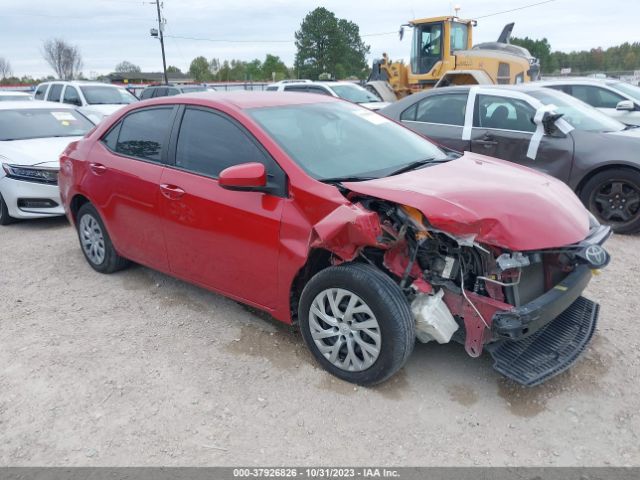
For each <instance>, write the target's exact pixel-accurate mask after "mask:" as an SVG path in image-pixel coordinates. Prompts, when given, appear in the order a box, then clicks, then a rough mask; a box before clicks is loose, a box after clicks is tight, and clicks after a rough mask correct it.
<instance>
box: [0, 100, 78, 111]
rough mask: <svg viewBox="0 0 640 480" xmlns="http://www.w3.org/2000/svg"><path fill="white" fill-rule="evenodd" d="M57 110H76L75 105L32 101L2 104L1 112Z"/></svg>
mask: <svg viewBox="0 0 640 480" xmlns="http://www.w3.org/2000/svg"><path fill="white" fill-rule="evenodd" d="M50 108H53V109H56V110H75V109H76V107H75V105H68V104H64V103H58V102H45V101H39V102H33V101H31V100H16V101H14V102H0V110H42V109H50Z"/></svg>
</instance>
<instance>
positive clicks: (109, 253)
mask: <svg viewBox="0 0 640 480" xmlns="http://www.w3.org/2000/svg"><path fill="white" fill-rule="evenodd" d="M76 225H77V228H78V238H79V240H80V246H81V247H82V253H84V257H85V258H86V259H87V262H89V265H91V267H92V268H93V269H94V270H96V271H97V272H100V273H113V272H116V271H118V270H121V269H123V268H124V267H126V266H127V265H128V264H129V261H128V260H127V259H126V258H123V257H121V256H120V255H118V252H116V250H115V248H113V244H112V243H111V238H110V237H109V234H108V233H107V229H106V228H105V227H104V223H103V222H102V219H101V218H100V215H99V214H98V211H97V210H96V209H95V207H94V206H93V205H91V204H90V203H85V204H84V205H83V206H82V207H80V210H79V211H78V216H77V219H76Z"/></svg>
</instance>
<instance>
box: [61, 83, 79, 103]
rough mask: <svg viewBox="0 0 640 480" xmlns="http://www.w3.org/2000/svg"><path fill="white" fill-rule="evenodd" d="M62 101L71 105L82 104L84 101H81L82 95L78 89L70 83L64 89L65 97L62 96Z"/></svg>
mask: <svg viewBox="0 0 640 480" xmlns="http://www.w3.org/2000/svg"><path fill="white" fill-rule="evenodd" d="M62 101H63V102H64V103H69V104H71V105H78V106H81V105H82V102H81V101H80V95H78V90H76V89H75V88H74V87H71V86H69V85H67V86H66V88H65V89H64V97H63V98H62Z"/></svg>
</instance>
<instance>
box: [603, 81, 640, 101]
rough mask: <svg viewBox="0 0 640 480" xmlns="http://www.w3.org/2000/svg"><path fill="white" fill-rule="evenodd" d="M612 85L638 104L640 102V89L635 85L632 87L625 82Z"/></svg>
mask: <svg viewBox="0 0 640 480" xmlns="http://www.w3.org/2000/svg"><path fill="white" fill-rule="evenodd" d="M610 85H611V86H612V87H613V88H615V89H616V90H620V91H621V92H622V93H626V94H627V95H629V96H630V97H632V98H633V99H634V100H635V101H636V102H640V87H636V86H635V85H631V84H630V83H625V82H616V83H612V84H610Z"/></svg>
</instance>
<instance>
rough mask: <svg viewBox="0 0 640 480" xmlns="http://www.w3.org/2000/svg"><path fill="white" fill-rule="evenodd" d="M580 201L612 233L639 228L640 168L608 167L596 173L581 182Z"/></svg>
mask: <svg viewBox="0 0 640 480" xmlns="http://www.w3.org/2000/svg"><path fill="white" fill-rule="evenodd" d="M580 200H582V203H584V205H585V206H586V207H587V208H588V209H589V211H591V213H593V214H594V215H595V217H596V218H597V219H598V221H599V222H600V223H604V224H607V225H611V228H612V229H613V231H614V232H616V233H633V232H637V231H638V230H640V171H637V170H633V169H630V168H612V169H609V170H604V171H602V172H600V173H597V174H595V175H594V176H593V177H591V178H590V179H589V180H588V181H587V183H585V185H584V187H583V188H582V190H581V192H580Z"/></svg>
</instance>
